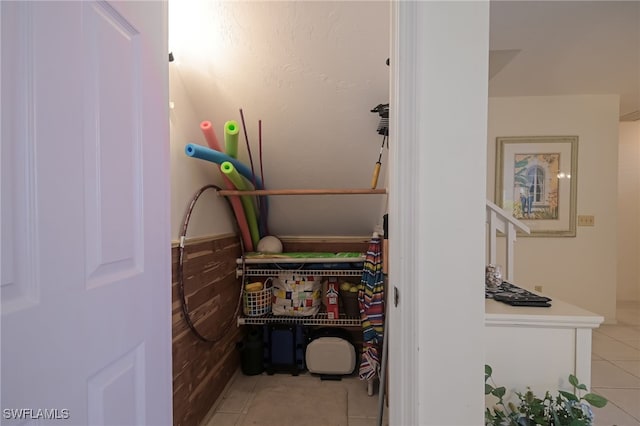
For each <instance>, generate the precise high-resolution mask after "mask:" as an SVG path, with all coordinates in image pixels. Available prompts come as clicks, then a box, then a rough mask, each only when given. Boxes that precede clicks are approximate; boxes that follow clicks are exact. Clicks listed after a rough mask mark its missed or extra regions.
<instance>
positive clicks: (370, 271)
mask: <svg viewBox="0 0 640 426" xmlns="http://www.w3.org/2000/svg"><path fill="white" fill-rule="evenodd" d="M360 287H361V288H360V291H359V292H358V305H359V307H360V318H361V320H362V332H363V340H364V344H363V348H362V359H361V362H360V370H359V376H360V379H362V380H369V379H372V378H373V377H375V376H376V375H377V373H378V369H379V367H380V357H379V354H380V350H381V348H382V339H383V337H384V275H383V273H382V255H381V240H380V238H379V237H374V238H372V239H371V241H370V242H369V248H368V249H367V255H366V258H365V261H364V267H363V271H362V279H361V286H360Z"/></svg>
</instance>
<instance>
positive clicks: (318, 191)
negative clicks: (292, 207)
mask: <svg viewBox="0 0 640 426" xmlns="http://www.w3.org/2000/svg"><path fill="white" fill-rule="evenodd" d="M386 193H387V190H386V189H370V188H350V189H256V190H251V191H238V190H231V189H222V190H220V191H218V194H220V195H222V196H223V197H227V196H237V195H355V194H363V195H379V194H386Z"/></svg>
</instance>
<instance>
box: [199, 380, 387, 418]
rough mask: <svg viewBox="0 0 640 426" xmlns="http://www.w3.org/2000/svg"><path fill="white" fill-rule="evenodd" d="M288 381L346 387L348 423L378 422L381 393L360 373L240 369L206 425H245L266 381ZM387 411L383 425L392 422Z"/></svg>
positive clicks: (283, 382)
mask: <svg viewBox="0 0 640 426" xmlns="http://www.w3.org/2000/svg"><path fill="white" fill-rule="evenodd" d="M287 384H292V385H293V384H295V385H296V386H304V387H306V386H310V387H317V386H320V385H322V386H329V387H340V388H343V389H345V390H346V393H347V415H348V425H345V426H376V425H377V424H378V422H377V413H378V393H377V391H376V392H375V393H374V395H373V396H368V395H367V384H366V382H362V381H360V379H358V377H357V376H349V377H344V378H343V379H342V380H340V381H330V380H327V381H322V382H321V380H320V378H319V377H317V376H314V375H312V374H309V373H303V374H300V375H299V376H292V375H290V374H274V375H272V376H269V375H267V374H266V373H263V374H262V375H258V376H245V375H243V374H242V373H241V372H237V373H236V375H235V376H234V378H233V379H232V383H231V384H230V386H228V387H227V389H225V391H224V392H223V395H222V397H220V398H219V399H218V401H217V402H216V405H214V407H213V408H212V410H211V412H210V413H209V415H208V416H207V418H205V421H204V422H203V423H202V426H236V425H241V424H242V422H243V419H244V418H245V416H246V414H247V409H248V407H249V404H250V403H251V400H252V398H253V397H255V395H256V392H257V391H258V390H259V389H260V388H261V387H263V386H266V385H269V386H273V385H285V386H286V385H287ZM305 414H306V415H307V416H308V413H301V416H304V415H305ZM384 414H385V416H384V423H383V425H385V426H388V420H387V412H386V410H385V413H384ZM282 426H286V425H282ZM318 426H320V425H318ZM322 426H324V425H322ZM327 426H329V425H327Z"/></svg>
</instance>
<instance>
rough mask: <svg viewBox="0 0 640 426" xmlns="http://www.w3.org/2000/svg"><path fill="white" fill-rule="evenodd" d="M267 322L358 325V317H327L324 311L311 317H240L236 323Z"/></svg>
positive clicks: (259, 323) (270, 315) (254, 323)
mask: <svg viewBox="0 0 640 426" xmlns="http://www.w3.org/2000/svg"><path fill="white" fill-rule="evenodd" d="M268 323H278V324H304V325H323V326H329V325H336V326H359V325H360V324H361V322H360V318H347V317H340V318H339V319H329V318H327V313H326V312H321V313H318V314H316V315H314V316H312V317H284V316H276V315H272V314H268V315H264V316H261V317H240V318H238V325H261V324H268Z"/></svg>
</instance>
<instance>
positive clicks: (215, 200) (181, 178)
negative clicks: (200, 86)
mask: <svg viewBox="0 0 640 426" xmlns="http://www.w3.org/2000/svg"><path fill="white" fill-rule="evenodd" d="M178 67H179V64H175V63H171V64H169V85H170V90H169V98H170V102H171V103H170V106H171V105H173V108H172V109H171V110H170V116H169V118H170V122H169V125H170V143H171V239H172V240H173V241H174V242H175V241H176V240H177V239H178V237H179V235H181V233H182V227H183V223H184V219H185V214H186V212H187V209H188V208H189V205H190V203H191V200H192V199H193V197H194V196H195V194H196V192H197V191H198V190H199V189H200V188H202V187H203V186H205V185H209V184H213V185H217V186H219V187H223V184H222V179H221V178H220V173H219V172H218V171H217V166H216V165H215V164H213V163H207V162H204V161H196V160H194V159H192V158H190V157H187V156H186V155H185V153H184V145H185V144H184V143H182V142H181V141H184V140H200V139H201V138H202V134H201V132H200V128H199V125H200V122H199V121H198V120H197V119H196V117H197V115H196V114H195V112H194V110H193V106H192V104H191V101H190V99H189V97H188V96H187V95H186V93H185V89H184V85H183V84H182V79H181V77H180V73H179V72H178ZM205 145H206V144H205ZM234 227H235V224H234V222H233V217H232V215H231V211H230V209H229V208H228V207H227V204H226V202H225V201H224V200H222V199H220V197H218V196H217V195H216V193H215V191H213V190H212V189H207V190H206V191H205V192H203V193H202V195H201V196H200V197H199V198H198V201H197V202H196V204H195V206H194V209H193V213H192V215H191V218H190V219H189V225H188V230H187V238H193V237H203V236H211V235H221V234H225V233H229V232H232V231H233V230H234V229H235V228H234Z"/></svg>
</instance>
